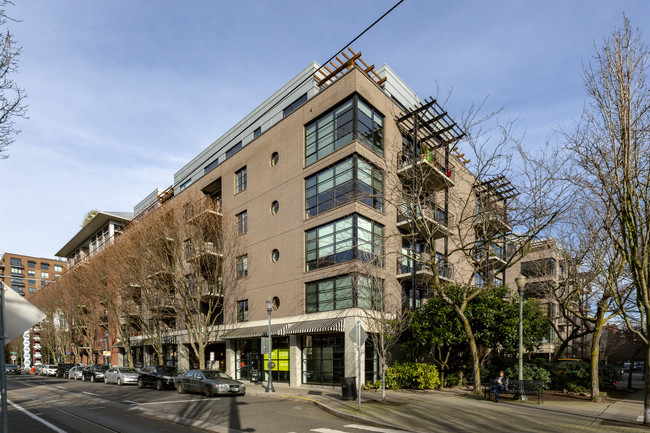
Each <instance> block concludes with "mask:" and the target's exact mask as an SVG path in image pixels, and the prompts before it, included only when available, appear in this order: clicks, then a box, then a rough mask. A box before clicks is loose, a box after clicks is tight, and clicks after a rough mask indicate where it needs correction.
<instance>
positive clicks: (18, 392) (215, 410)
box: [7, 375, 391, 433]
mask: <svg viewBox="0 0 650 433" xmlns="http://www.w3.org/2000/svg"><path fill="white" fill-rule="evenodd" d="M7 395H8V400H9V405H8V414H9V431H10V432H12V433H14V432H15V433H22V432H29V433H32V432H39V433H40V432H57V433H61V432H66V433H76V432H83V433H88V432H91V433H106V432H123V433H131V432H133V433H143V432H163V433H167V432H193V431H214V432H228V433H238V432H268V433H285V432H286V433H291V432H292V433H303V432H304V433H307V432H316V433H338V432H343V433H364V432H380V433H381V432H385V433H391V431H390V430H385V429H377V428H374V427H366V426H362V425H357V424H353V423H350V422H349V421H345V420H342V419H339V418H336V417H334V416H332V415H330V414H328V413H326V412H324V411H322V410H320V409H318V408H317V407H315V406H314V405H312V404H310V403H303V402H299V401H293V400H277V399H266V398H262V397H257V396H249V395H247V396H221V397H211V398H207V397H204V396H202V395H199V394H182V395H181V394H178V393H176V391H175V390H167V391H156V390H153V389H151V388H147V389H138V388H137V386H134V385H129V386H126V385H123V386H119V387H118V386H116V385H114V384H104V383H103V382H99V383H89V382H81V381H74V380H67V379H55V378H46V377H40V376H31V375H23V376H11V377H8V378H7Z"/></svg>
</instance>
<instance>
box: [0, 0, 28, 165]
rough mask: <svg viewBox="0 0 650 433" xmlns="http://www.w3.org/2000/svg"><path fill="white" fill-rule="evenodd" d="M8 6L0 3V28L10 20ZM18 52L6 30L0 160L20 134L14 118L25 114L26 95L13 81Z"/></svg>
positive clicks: (0, 47)
mask: <svg viewBox="0 0 650 433" xmlns="http://www.w3.org/2000/svg"><path fill="white" fill-rule="evenodd" d="M8 5H12V6H13V3H12V2H11V1H9V0H2V1H0V26H4V25H5V24H7V21H9V20H11V18H9V17H8V16H7V14H6V11H5V8H6V7H7V6H8ZM12 21H13V20H12ZM20 52H21V48H20V47H18V46H16V43H15V41H14V37H13V35H12V34H11V32H10V31H9V29H7V30H6V32H5V34H4V37H3V41H2V43H1V44H0V159H4V158H8V155H6V154H4V153H5V152H6V150H7V147H9V146H10V145H11V144H13V142H14V140H15V136H16V134H18V133H19V132H20V131H19V130H17V129H16V128H15V125H14V118H15V117H23V118H24V117H25V116H26V114H27V106H25V105H24V104H23V102H24V99H25V97H26V96H27V95H26V93H25V91H24V90H23V89H21V88H20V87H19V86H18V84H17V83H16V82H15V81H14V79H13V76H14V75H15V74H16V73H17V70H18V57H19V56H20Z"/></svg>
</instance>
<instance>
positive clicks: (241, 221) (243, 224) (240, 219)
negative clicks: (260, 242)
mask: <svg viewBox="0 0 650 433" xmlns="http://www.w3.org/2000/svg"><path fill="white" fill-rule="evenodd" d="M247 232H248V212H246V211H243V212H240V213H238V214H237V235H239V236H241V235H245V234H246V233H247Z"/></svg>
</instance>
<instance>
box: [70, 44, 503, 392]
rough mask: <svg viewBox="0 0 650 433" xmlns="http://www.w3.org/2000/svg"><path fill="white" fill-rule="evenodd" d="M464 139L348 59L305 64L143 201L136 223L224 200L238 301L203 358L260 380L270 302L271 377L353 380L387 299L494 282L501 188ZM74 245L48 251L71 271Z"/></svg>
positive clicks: (175, 340) (139, 346) (373, 365)
mask: <svg viewBox="0 0 650 433" xmlns="http://www.w3.org/2000/svg"><path fill="white" fill-rule="evenodd" d="M461 136H462V131H460V129H459V128H458V127H457V126H456V124H455V123H454V121H453V120H452V119H451V118H450V117H449V115H448V114H447V113H446V112H445V111H444V110H443V109H442V108H441V107H440V106H439V105H438V104H437V103H436V102H435V101H433V100H431V101H423V100H421V99H420V98H418V97H417V96H416V95H415V93H414V92H413V91H411V90H410V89H409V88H408V86H407V85H406V84H405V83H404V82H403V81H401V80H400V79H399V78H398V77H397V75H396V74H395V73H394V72H393V71H392V70H391V69H390V68H389V67H388V66H386V65H383V66H381V67H379V68H377V69H376V70H375V69H374V68H373V67H369V66H368V65H366V64H365V63H363V62H362V61H361V60H360V58H359V56H358V55H356V54H355V53H352V52H351V54H350V60H349V61H345V62H344V63H342V64H340V65H338V66H337V65H332V66H331V67H330V68H329V69H328V68H324V67H323V68H322V67H320V66H319V65H317V64H315V63H314V64H311V65H309V66H308V67H307V68H305V69H304V70H303V71H301V72H300V73H299V74H298V75H297V76H296V77H294V78H293V79H292V80H291V81H289V82H288V83H287V84H286V85H285V86H284V87H282V88H281V89H280V90H278V91H277V92H276V93H275V94H273V95H272V96H271V97H270V98H269V99H267V100H266V101H265V102H264V103H263V104H261V105H260V106H259V107H257V108H256V109H255V110H253V111H252V112H251V113H250V114H249V115H247V116H246V117H244V119H242V120H241V121H240V122H238V123H237V124H236V125H235V126H233V127H232V128H231V129H230V130H229V131H228V132H226V133H225V134H224V135H223V136H222V137H221V138H219V139H218V140H216V141H215V142H214V143H212V144H211V145H210V146H208V147H207V148H206V149H205V150H204V151H203V152H201V153H200V154H199V155H197V156H196V157H195V158H194V159H192V160H191V161H190V162H189V163H188V164H186V165H185V166H184V167H183V168H182V169H180V170H179V171H178V172H177V173H176V174H175V176H174V186H173V188H172V189H168V190H166V191H173V194H174V195H173V197H172V196H171V195H170V194H169V193H166V194H161V193H160V190H157V191H155V192H154V193H152V194H151V195H150V196H149V197H148V198H146V199H145V200H143V202H141V203H140V204H138V206H137V209H135V214H140V213H142V212H143V211H144V210H145V209H154V211H155V208H156V207H158V205H159V204H160V203H162V202H166V201H171V200H182V197H184V196H188V195H189V194H195V195H204V196H206V197H210V198H211V200H213V201H214V202H215V203H218V209H217V210H213V211H211V213H212V214H213V215H214V216H215V217H219V218H232V219H233V220H234V221H236V227H237V235H238V243H239V244H240V246H239V247H240V248H242V250H243V252H242V253H241V254H240V255H238V256H237V257H236V267H237V279H238V289H237V296H236V298H233V299H230V300H228V301H227V303H226V304H225V305H224V307H223V308H224V310H225V312H226V314H224V316H223V317H224V318H226V319H224V321H223V322H222V323H220V324H218V325H217V326H215V333H214V335H215V336H216V337H215V341H213V342H212V344H211V345H210V346H209V347H208V348H207V349H206V352H209V353H206V358H207V359H209V360H210V361H211V363H210V364H211V366H212V367H219V368H222V369H225V370H226V371H227V372H229V373H230V374H232V375H233V376H235V377H237V378H246V377H248V375H249V374H250V373H251V370H252V369H263V365H264V354H263V353H262V349H261V347H260V346H261V341H260V338H261V337H262V336H264V335H266V332H267V331H266V330H267V329H268V328H267V319H268V316H267V314H268V313H267V307H266V301H267V300H269V299H271V298H273V297H277V298H279V299H280V307H279V308H278V309H277V310H275V311H273V313H272V334H273V348H274V352H273V355H272V357H273V358H274V361H275V364H276V368H275V370H274V372H273V375H274V379H275V380H279V381H284V382H288V383H290V384H291V385H296V386H297V385H300V384H303V383H317V384H338V383H340V379H341V378H343V377H345V376H356V368H357V360H356V356H357V350H356V348H355V346H354V343H353V340H352V339H351V338H350V333H351V331H352V329H353V327H354V326H355V325H356V324H357V323H362V324H364V325H365V327H366V329H369V330H370V329H371V328H372V326H373V319H372V317H373V315H374V316H376V315H375V314H374V313H373V310H376V309H377V308H378V306H379V305H380V304H381V303H382V301H383V302H392V303H393V305H392V306H393V307H395V308H396V309H400V308H402V305H403V306H404V307H405V308H415V307H417V305H418V303H419V302H420V300H421V299H424V298H426V297H427V296H429V295H430V292H429V289H428V284H429V283H430V282H431V279H432V278H433V279H434V280H435V279H436V278H439V279H440V280H442V281H448V282H452V281H457V282H461V283H463V284H472V285H473V284H476V285H483V284H492V283H493V282H496V283H497V284H501V283H503V281H505V267H506V260H505V234H506V233H507V232H508V231H510V227H509V226H508V224H507V223H506V212H505V202H506V201H507V200H508V199H509V198H510V197H511V195H510V193H511V189H510V188H508V183H507V181H506V180H505V179H504V178H502V177H500V178H494V179H482V180H480V181H479V180H477V179H476V178H475V176H474V175H473V174H472V173H471V172H470V171H469V170H468V168H467V167H466V163H467V161H466V160H465V159H464V158H463V156H462V155H461V154H459V152H458V151H457V149H456V145H457V142H458V140H459V139H460V138H461ZM407 196H408V197H410V198H409V199H406V197H407ZM414 197H415V198H414ZM468 203H469V205H468ZM191 217H192V214H191V213H190V218H189V219H188V221H189V220H191V219H192V218H191ZM96 218H97V217H96ZM91 223H92V221H91ZM418 224H419V225H420V227H421V229H422V230H418V234H417V235H413V232H414V227H415V226H417V225H418ZM457 227H462V230H458V229H457ZM96 228H97V229H98V230H99V227H96ZM461 231H462V232H463V233H467V236H468V238H467V239H464V240H463V239H458V235H457V234H458V233H459V232H461ZM88 234H90V233H88ZM82 237H83V238H86V236H80V235H77V236H75V239H74V240H73V241H71V242H69V243H68V245H66V247H65V248H63V249H62V250H61V251H60V252H59V253H58V254H59V255H63V256H66V257H68V260H69V261H72V262H73V263H74V262H75V260H77V259H76V251H79V252H80V254H81V255H84V254H87V253H86V252H85V250H83V248H81V249H79V246H80V245H81V244H80V243H79V242H78V241H79V240H81V238H82ZM211 246H212V245H211ZM224 248H228V245H224ZM190 249H191V248H190ZM188 257H189V256H188ZM191 260H192V259H188V264H187V266H188V267H191V266H192V263H191ZM395 300H396V301H395ZM170 305H171V304H170ZM165 308H172V309H173V307H171V306H166V307H165ZM228 313H233V314H228ZM229 317H232V318H233V319H232V320H231V321H229V319H227V318H229ZM125 323H126V322H125ZM168 334H169V339H168V341H167V342H166V345H165V348H164V352H165V355H164V359H163V360H160V361H163V362H165V363H167V364H178V365H179V366H181V367H184V368H189V367H191V366H193V365H194V361H193V359H192V355H191V353H190V350H189V336H188V333H187V332H186V331H184V330H183V329H182V327H180V326H177V329H175V330H173V331H170V332H169V333H168ZM132 340H133V343H134V345H135V346H136V347H135V348H134V349H133V350H134V352H135V358H136V362H137V363H147V362H150V361H151V359H152V355H153V354H152V348H151V346H150V344H151V343H150V342H148V340H147V338H145V337H144V336H137V335H135V334H134V337H133V338H132ZM361 356H362V357H363V359H364V360H365V362H363V363H362V372H361V373H360V374H361V377H363V378H364V379H365V380H374V379H376V377H377V374H378V367H377V365H378V363H377V356H376V352H375V351H374V350H373V347H372V344H371V343H370V341H367V342H366V345H365V347H364V348H363V350H362V351H361Z"/></svg>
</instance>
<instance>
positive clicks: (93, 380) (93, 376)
mask: <svg viewBox="0 0 650 433" xmlns="http://www.w3.org/2000/svg"><path fill="white" fill-rule="evenodd" d="M90 381H91V382H93V383H95V375H94V374H93V375H92V376H90Z"/></svg>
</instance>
